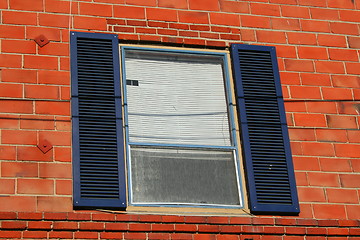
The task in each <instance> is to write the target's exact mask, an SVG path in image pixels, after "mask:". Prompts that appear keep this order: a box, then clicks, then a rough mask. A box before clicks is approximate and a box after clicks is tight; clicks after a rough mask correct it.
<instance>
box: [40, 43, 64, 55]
mask: <svg viewBox="0 0 360 240" xmlns="http://www.w3.org/2000/svg"><path fill="white" fill-rule="evenodd" d="M39 54H41V55H53V56H69V45H68V44H64V43H57V42H52V43H51V44H47V45H46V46H45V47H42V48H39Z"/></svg>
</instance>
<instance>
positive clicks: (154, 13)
mask: <svg viewBox="0 0 360 240" xmlns="http://www.w3.org/2000/svg"><path fill="white" fill-rule="evenodd" d="M146 17H147V19H149V20H157V21H170V22H176V21H177V11H176V10H172V9H157V8H147V9H146Z"/></svg>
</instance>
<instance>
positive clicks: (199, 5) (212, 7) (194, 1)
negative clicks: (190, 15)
mask: <svg viewBox="0 0 360 240" xmlns="http://www.w3.org/2000/svg"><path fill="white" fill-rule="evenodd" d="M189 9H191V10H206V11H219V10H220V9H219V3H218V1H217V0H207V1H204V0H202V1H199V0H189Z"/></svg>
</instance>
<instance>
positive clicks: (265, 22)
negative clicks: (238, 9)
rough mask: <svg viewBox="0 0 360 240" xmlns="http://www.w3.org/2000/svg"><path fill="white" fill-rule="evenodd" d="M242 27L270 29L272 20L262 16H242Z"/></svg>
mask: <svg viewBox="0 0 360 240" xmlns="http://www.w3.org/2000/svg"><path fill="white" fill-rule="evenodd" d="M240 20H241V26H242V27H253V28H270V23H271V21H270V18H269V17H261V16H251V15H241V16H240Z"/></svg>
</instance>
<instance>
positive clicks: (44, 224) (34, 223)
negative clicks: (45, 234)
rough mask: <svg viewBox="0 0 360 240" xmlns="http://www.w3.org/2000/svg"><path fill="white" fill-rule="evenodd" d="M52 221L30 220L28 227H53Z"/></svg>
mask: <svg viewBox="0 0 360 240" xmlns="http://www.w3.org/2000/svg"><path fill="white" fill-rule="evenodd" d="M52 224H53V222H51V221H31V222H28V229H51V226H52Z"/></svg>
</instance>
